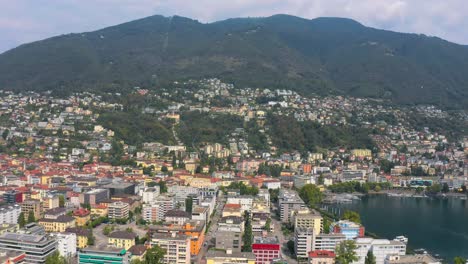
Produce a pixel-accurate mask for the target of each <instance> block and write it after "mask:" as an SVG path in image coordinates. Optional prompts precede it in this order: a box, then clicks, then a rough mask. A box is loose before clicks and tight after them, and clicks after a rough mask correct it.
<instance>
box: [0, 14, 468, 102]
mask: <svg viewBox="0 0 468 264" xmlns="http://www.w3.org/2000/svg"><path fill="white" fill-rule="evenodd" d="M204 77H218V78H221V79H223V80H225V81H229V82H233V83H235V84H236V85H238V86H253V87H269V88H290V89H293V90H296V91H298V92H300V93H304V94H308V93H317V94H330V93H332V94H343V95H351V96H360V97H376V98H390V99H392V100H393V101H394V102H396V103H404V104H406V103H410V104H411V103H433V104H438V105H443V106H449V107H457V108H460V107H461V108H467V106H468V47H467V46H462V45H457V44H454V43H450V42H447V41H445V40H442V39H439V38H436V37H427V36H424V35H417V34H403V33H396V32H391V31H385V30H378V29H374V28H369V27H366V26H363V25H361V24H360V23H358V22H356V21H353V20H350V19H343V18H317V19H312V20H308V19H303V18H299V17H294V16H288V15H275V16H271V17H265V18H236V19H228V20H224V21H219V22H215V23H209V24H204V23H200V22H198V21H196V20H191V19H188V18H184V17H178V16H173V17H163V16H151V17H147V18H143V19H140V20H136V21H132V22H128V23H124V24H121V25H117V26H113V27H109V28H104V29H101V30H98V31H94V32H87V33H80V34H68V35H62V36H57V37H53V38H49V39H45V40H41V41H37V42H33V43H30V44H25V45H21V46H19V47H17V48H15V49H12V50H9V51H7V52H5V53H3V54H0V89H13V90H31V89H32V90H49V89H51V90H55V91H67V92H68V91H79V90H89V89H93V90H101V91H109V90H116V89H120V90H124V89H128V88H129V87H133V86H142V87H148V88H156V87H158V86H161V85H164V84H167V83H168V82H171V81H174V80H181V79H187V78H204Z"/></svg>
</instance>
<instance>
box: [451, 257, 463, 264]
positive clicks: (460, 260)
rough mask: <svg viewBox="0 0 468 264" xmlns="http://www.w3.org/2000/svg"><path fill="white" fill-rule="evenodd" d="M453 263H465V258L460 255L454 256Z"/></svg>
mask: <svg viewBox="0 0 468 264" xmlns="http://www.w3.org/2000/svg"><path fill="white" fill-rule="evenodd" d="M453 263H454V264H465V263H466V259H464V258H462V257H455V258H454V259H453Z"/></svg>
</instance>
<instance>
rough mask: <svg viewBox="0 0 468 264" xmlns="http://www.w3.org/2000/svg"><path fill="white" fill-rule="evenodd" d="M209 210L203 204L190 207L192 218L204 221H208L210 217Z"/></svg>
mask: <svg viewBox="0 0 468 264" xmlns="http://www.w3.org/2000/svg"><path fill="white" fill-rule="evenodd" d="M209 213H210V211H209V209H208V207H205V206H194V207H193V208H192V219H193V220H201V221H205V222H209V218H210V214H209Z"/></svg>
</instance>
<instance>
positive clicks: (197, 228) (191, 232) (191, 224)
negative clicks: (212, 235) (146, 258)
mask: <svg viewBox="0 0 468 264" xmlns="http://www.w3.org/2000/svg"><path fill="white" fill-rule="evenodd" d="M205 228H206V222H205V221H193V220H192V221H188V222H186V223H185V224H183V225H175V224H168V225H164V226H159V225H158V226H150V229H149V231H148V232H149V234H150V237H157V236H159V234H162V233H167V234H177V235H186V236H187V237H188V238H189V240H190V248H189V252H190V254H192V255H198V253H199V252H200V249H201V248H202V247H203V242H204V240H205Z"/></svg>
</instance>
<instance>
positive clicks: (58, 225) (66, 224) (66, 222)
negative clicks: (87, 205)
mask: <svg viewBox="0 0 468 264" xmlns="http://www.w3.org/2000/svg"><path fill="white" fill-rule="evenodd" d="M39 224H40V225H41V226H43V227H44V229H45V231H46V232H65V230H66V229H67V228H70V227H75V226H76V220H75V218H74V217H72V216H68V215H61V216H59V217H57V218H56V219H50V218H43V219H41V220H39Z"/></svg>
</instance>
